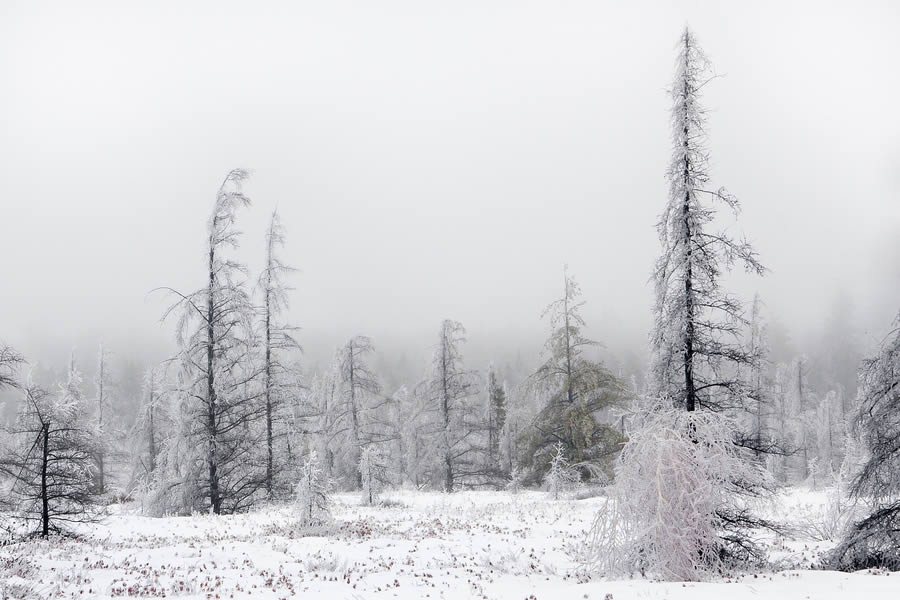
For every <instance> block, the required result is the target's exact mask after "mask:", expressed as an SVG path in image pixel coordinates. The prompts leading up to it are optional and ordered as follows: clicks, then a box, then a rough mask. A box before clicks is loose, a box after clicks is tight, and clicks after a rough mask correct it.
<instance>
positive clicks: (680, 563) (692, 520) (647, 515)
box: [580, 406, 771, 581]
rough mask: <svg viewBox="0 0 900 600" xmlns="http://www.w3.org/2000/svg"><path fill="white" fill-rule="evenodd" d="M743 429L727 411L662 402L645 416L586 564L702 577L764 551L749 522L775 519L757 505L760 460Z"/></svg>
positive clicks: (610, 570) (594, 531)
mask: <svg viewBox="0 0 900 600" xmlns="http://www.w3.org/2000/svg"><path fill="white" fill-rule="evenodd" d="M734 435H735V422H734V420H733V419H732V418H731V417H729V416H728V415H727V414H724V413H720V412H713V411H699V412H687V411H685V410H684V408H683V407H672V406H660V407H659V408H658V409H657V410H655V411H652V412H650V413H648V414H647V415H645V420H644V422H643V423H642V424H641V426H640V427H638V428H636V429H635V430H634V431H631V432H629V440H628V443H627V444H626V445H625V448H624V449H623V450H622V459H621V461H620V462H619V464H618V466H617V470H616V484H615V486H613V488H612V490H611V493H610V498H609V499H608V500H607V501H606V502H605V504H604V505H603V507H602V508H601V510H600V511H599V512H598V514H597V517H596V519H595V521H594V524H593V525H592V527H591V529H590V532H589V534H588V539H587V543H586V544H585V546H584V549H583V552H582V554H581V557H580V560H581V563H582V565H583V566H584V567H585V568H586V569H588V570H589V571H600V572H603V573H604V574H606V575H608V576H615V575H634V574H641V575H646V576H652V577H658V578H661V579H666V580H675V581H679V580H681V581H696V580H701V579H704V578H706V577H710V576H716V575H720V574H722V573H726V572H729V571H731V570H733V569H735V568H737V567H739V566H740V565H742V564H745V563H746V562H748V561H754V560H756V561H758V560H762V559H763V557H764V555H763V552H762V550H761V548H760V547H759V546H757V545H756V544H755V543H754V542H753V541H752V537H750V536H749V535H747V534H746V532H745V531H744V530H743V529H744V527H745V526H747V525H752V526H756V525H759V524H763V525H767V526H771V524H768V523H765V522H764V521H762V520H760V519H759V518H757V517H756V516H754V515H753V513H752V508H753V500H754V498H755V497H757V494H756V492H757V491H758V490H759V489H760V488H759V486H758V485H756V483H755V482H757V481H758V480H759V478H760V467H759V464H758V462H757V461H755V460H753V453H752V451H751V450H750V449H749V448H746V447H744V446H740V445H738V444H735V443H734V442H733V437H734ZM748 483H749V484H750V486H749V488H747V484H748ZM748 492H749V493H748Z"/></svg>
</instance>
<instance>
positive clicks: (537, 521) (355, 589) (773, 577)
mask: <svg viewBox="0 0 900 600" xmlns="http://www.w3.org/2000/svg"><path fill="white" fill-rule="evenodd" d="M826 498H827V496H826V494H825V493H822V492H807V491H802V492H801V491H794V492H791V493H790V494H787V495H784V496H782V497H781V498H780V501H779V503H778V504H777V506H775V507H773V508H772V512H773V513H774V515H776V516H781V517H782V518H787V519H790V520H791V521H792V522H795V523H797V524H798V525H800V526H801V528H802V529H804V530H806V533H805V534H803V535H799V536H797V539H785V540H772V542H771V543H772V558H773V560H775V561H777V562H778V564H779V565H780V566H781V567H782V568H784V570H781V571H773V572H770V573H765V574H763V573H760V574H757V575H753V574H751V575H745V576H742V577H737V578H733V579H730V580H722V581H717V582H709V583H687V584H682V583H659V582H651V581H646V580H639V579H638V580H631V581H605V580H602V579H599V578H594V579H593V580H590V581H585V580H584V579H583V578H579V577H578V576H577V575H576V574H575V570H574V567H575V564H574V562H573V560H572V558H571V556H570V555H569V553H568V552H567V549H568V548H569V547H570V545H573V544H578V543H579V542H580V541H581V539H582V535H583V532H584V531H585V530H586V529H587V528H588V527H589V526H590V523H591V520H592V518H593V515H594V513H595V511H596V509H597V506H598V505H599V503H600V502H601V501H600V500H599V499H597V498H590V499H585V500H559V501H553V500H551V499H550V498H548V497H547V495H546V494H543V493H539V492H522V493H519V494H515V495H512V494H509V493H506V492H462V493H457V494H453V495H446V494H439V493H422V492H395V493H391V494H387V495H385V496H384V499H385V500H386V505H385V506H381V507H378V508H368V507H362V506H360V505H359V500H358V497H357V496H353V495H339V496H337V497H336V503H335V509H334V513H335V517H336V523H335V528H334V531H333V532H332V533H331V535H330V536H329V537H320V536H316V535H309V534H308V532H307V533H304V532H302V531H301V530H300V529H298V528H297V527H296V525H295V519H294V518H293V516H292V514H291V510H290V509H289V508H286V507H278V508H269V509H265V510H260V511H257V512H253V513H250V514H246V515H238V516H228V517H218V518H215V517H211V516H206V515H203V516H196V517H193V518H166V519H154V518H148V517H141V516H138V515H136V514H134V513H136V512H138V510H137V509H138V508H139V507H137V506H135V505H133V504H131V505H125V506H120V507H112V509H111V512H112V515H111V516H110V517H108V518H107V519H106V521H105V522H104V523H102V524H100V525H97V526H95V527H93V529H92V530H91V531H90V533H88V534H87V535H86V536H85V537H84V538H83V539H77V540H76V539H59V538H56V539H51V540H49V541H40V540H34V541H29V542H25V543H21V544H13V545H9V546H5V547H3V548H0V574H2V576H3V578H4V579H3V580H2V581H0V590H2V591H3V597H4V598H7V597H8V598H18V597H39V598H110V597H113V598H116V597H167V598H171V597H176V598H291V597H302V598H328V599H330V600H336V599H343V598H346V599H359V598H403V599H413V598H511V599H517V600H527V599H531V598H538V599H548V600H556V599H562V598H580V599H596V600H609V599H610V598H613V599H615V600H625V599H630V598H641V599H652V598H673V599H679V598H684V599H690V600H716V599H719V598H726V597H727V598H728V600H741V599H744V598H747V599H749V598H753V599H756V600H759V599H761V598H766V599H769V598H797V599H801V598H811V599H818V598H826V599H830V598H847V599H848V600H850V599H857V598H865V599H866V600H875V599H880V598H885V599H893V598H900V573H896V574H893V575H889V574H888V573H886V572H875V571H864V572H859V573H854V574H846V573H835V572H827V571H814V570H810V569H809V566H810V565H812V564H814V563H815V562H816V559H817V557H818V555H819V553H820V552H822V551H824V550H826V549H827V548H829V547H830V546H831V542H829V541H827V540H825V541H822V540H819V541H816V540H815V539H813V538H816V537H822V533H825V534H827V533H828V532H827V527H825V528H824V531H820V525H823V524H827V523H829V522H831V523H832V524H833V523H834V522H835V519H836V518H837V517H836V516H835V514H836V513H834V512H833V511H830V510H829V505H828V502H827V501H826ZM830 513H831V514H830ZM804 536H806V537H804Z"/></svg>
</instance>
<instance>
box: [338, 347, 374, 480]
mask: <svg viewBox="0 0 900 600" xmlns="http://www.w3.org/2000/svg"><path fill="white" fill-rule="evenodd" d="M374 352H375V345H374V344H373V343H372V339H371V338H368V337H366V336H364V335H358V336H355V337H353V338H350V341H348V342H347V344H346V345H345V346H344V347H343V349H342V350H341V353H340V372H341V383H342V391H343V395H344V403H345V404H344V406H345V411H344V416H345V417H346V419H348V420H349V432H350V439H349V443H350V447H349V448H348V451H349V455H348V461H347V463H348V466H349V467H350V468H352V469H353V472H354V473H355V475H354V478H355V481H356V488H357V489H359V488H360V486H362V477H361V476H360V474H359V469H358V465H359V457H360V452H361V451H362V447H363V445H364V444H365V443H366V441H367V440H366V439H364V438H365V434H364V432H363V426H364V418H365V413H366V411H367V410H368V402H369V401H370V400H371V397H372V396H374V395H376V394H379V393H380V392H381V384H380V383H379V382H378V378H377V377H376V375H375V371H373V370H372V369H371V368H370V367H369V365H368V364H367V362H366V358H367V357H368V356H370V355H371V354H373V353H374Z"/></svg>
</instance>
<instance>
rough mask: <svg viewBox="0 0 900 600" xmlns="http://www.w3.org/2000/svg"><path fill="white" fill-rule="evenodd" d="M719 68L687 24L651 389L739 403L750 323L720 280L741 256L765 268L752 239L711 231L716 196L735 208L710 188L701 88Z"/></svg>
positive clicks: (682, 400)
mask: <svg viewBox="0 0 900 600" xmlns="http://www.w3.org/2000/svg"><path fill="white" fill-rule="evenodd" d="M713 78H714V76H713V75H712V72H711V67H710V63H709V61H708V59H707V58H706V55H705V54H704V53H703V51H702V50H701V49H700V47H699V46H698V44H697V40H696V39H695V37H694V35H693V33H692V32H691V31H690V30H689V29H685V31H684V33H683V34H682V36H681V40H680V43H679V53H678V60H677V67H676V74H675V81H674V84H673V86H672V89H671V96H672V112H671V121H672V160H671V163H670V165H669V169H668V172H667V177H668V179H669V200H668V202H667V203H666V206H665V209H664V210H663V213H662V216H661V217H660V220H659V223H658V225H657V229H658V231H659V238H660V242H661V243H662V246H663V251H662V254H661V255H660V258H659V260H658V261H657V263H656V270H655V273H654V281H655V287H656V308H655V312H656V321H655V326H654V331H653V334H652V346H653V351H654V364H653V375H654V378H655V382H654V390H653V391H654V393H655V394H656V395H658V396H659V397H662V398H665V399H667V401H668V402H671V403H674V404H677V405H679V406H682V407H683V408H684V409H685V410H686V411H688V412H691V411H694V410H695V409H697V408H698V407H707V408H726V407H729V406H731V407H734V406H739V405H740V404H741V403H742V398H743V397H744V396H745V394H746V385H745V383H746V382H745V381H743V379H742V378H741V377H738V376H737V375H738V369H737V368H736V366H737V365H750V364H752V362H753V357H752V355H751V353H750V352H749V351H748V350H746V349H744V348H742V347H741V345H740V344H739V338H740V335H741V330H742V329H743V327H745V326H746V325H747V322H746V320H745V318H744V316H743V304H742V303H741V301H740V300H739V299H737V298H736V297H734V296H732V295H730V294H728V293H726V292H725V291H724V290H723V289H722V287H721V284H720V277H721V274H722V272H723V270H725V269H730V268H732V267H733V266H734V265H735V264H739V265H741V266H743V267H744V268H745V269H746V270H747V271H750V272H753V273H757V274H760V275H761V274H762V273H763V271H764V268H763V266H762V265H761V264H760V263H759V261H758V260H757V256H756V252H755V251H754V250H753V247H752V246H751V245H750V243H749V242H747V241H746V240H742V241H738V240H735V239H733V238H731V237H730V236H729V235H727V234H726V233H724V232H712V231H709V230H708V229H709V226H710V225H711V224H712V222H713V220H714V218H715V214H716V211H715V208H714V203H716V202H719V203H722V204H724V205H725V206H726V207H727V208H729V209H731V210H732V211H733V212H734V213H735V214H737V212H738V209H739V203H738V200H737V199H736V198H735V197H734V196H732V195H731V194H730V193H728V192H727V191H725V189H724V188H719V189H709V180H710V175H709V151H708V150H707V134H706V110H705V109H704V108H703V106H702V105H701V96H702V90H703V88H704V87H705V86H706V85H707V84H708V83H709V82H710V81H711V80H712V79H713Z"/></svg>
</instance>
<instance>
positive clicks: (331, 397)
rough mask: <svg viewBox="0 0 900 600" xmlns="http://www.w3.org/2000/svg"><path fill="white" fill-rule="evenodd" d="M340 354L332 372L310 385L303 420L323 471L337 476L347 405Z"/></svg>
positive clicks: (319, 376) (316, 378)
mask: <svg viewBox="0 0 900 600" xmlns="http://www.w3.org/2000/svg"><path fill="white" fill-rule="evenodd" d="M340 386H341V377H340V353H339V352H338V353H337V355H336V356H335V359H334V361H333V362H332V364H331V367H330V368H329V369H326V370H325V371H323V372H319V373H316V374H315V376H314V377H313V378H312V380H311V381H310V386H309V393H308V395H307V402H306V404H307V409H306V412H305V414H303V415H302V416H301V419H300V421H301V422H302V423H303V425H302V427H304V428H305V430H306V431H308V432H309V433H311V434H312V439H313V446H314V448H316V450H317V453H318V455H319V457H320V458H319V460H320V461H321V465H322V469H323V470H324V471H325V474H326V475H327V476H328V477H332V476H333V469H334V457H335V453H336V452H337V450H338V446H339V444H340V441H341V436H342V433H343V431H342V429H341V421H340V419H341V414H342V411H343V407H344V402H343V400H342V398H341V387H340Z"/></svg>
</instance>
